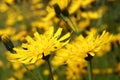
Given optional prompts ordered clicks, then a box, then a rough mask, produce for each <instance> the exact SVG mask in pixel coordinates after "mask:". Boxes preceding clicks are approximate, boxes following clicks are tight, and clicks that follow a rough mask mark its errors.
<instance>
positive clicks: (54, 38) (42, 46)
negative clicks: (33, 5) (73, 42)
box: [7, 27, 70, 64]
mask: <svg viewBox="0 0 120 80" xmlns="http://www.w3.org/2000/svg"><path fill="white" fill-rule="evenodd" d="M61 32H62V28H59V29H58V30H57V31H56V33H55V34H54V27H50V28H49V29H48V31H46V32H45V33H44V34H39V33H38V32H35V33H34V37H33V38H32V37H30V36H27V37H26V38H25V39H26V41H27V43H23V44H22V46H21V47H19V48H14V50H15V51H16V54H11V53H8V54H7V55H8V59H9V60H10V61H12V62H20V63H25V64H31V63H35V62H36V61H37V60H39V59H42V57H43V54H44V56H47V55H50V53H51V52H53V51H56V50H58V49H60V48H61V47H62V46H64V45H65V44H66V43H68V41H69V39H68V38H69V37H70V33H67V34H65V35H64V36H62V37H60V36H61ZM65 39H68V40H66V41H65V42H63V40H65Z"/></svg>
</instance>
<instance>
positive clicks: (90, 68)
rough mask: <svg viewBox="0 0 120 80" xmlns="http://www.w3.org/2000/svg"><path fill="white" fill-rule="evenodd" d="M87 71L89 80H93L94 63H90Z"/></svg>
mask: <svg viewBox="0 0 120 80" xmlns="http://www.w3.org/2000/svg"><path fill="white" fill-rule="evenodd" d="M87 69H88V79H89V80H93V75H92V62H91V60H90V61H88V66H87Z"/></svg>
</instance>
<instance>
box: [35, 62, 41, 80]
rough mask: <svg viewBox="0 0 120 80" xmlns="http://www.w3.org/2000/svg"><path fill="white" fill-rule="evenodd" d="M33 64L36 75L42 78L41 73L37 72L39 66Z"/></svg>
mask: <svg viewBox="0 0 120 80" xmlns="http://www.w3.org/2000/svg"><path fill="white" fill-rule="evenodd" d="M34 65H35V68H36V69H35V72H36V74H37V75H38V78H39V80H43V77H42V75H41V73H40V72H39V67H38V66H37V65H36V64H34Z"/></svg>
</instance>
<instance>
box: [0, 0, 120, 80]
mask: <svg viewBox="0 0 120 80" xmlns="http://www.w3.org/2000/svg"><path fill="white" fill-rule="evenodd" d="M108 2H109V0H108ZM94 3H96V1H95V0H1V1H0V15H3V17H0V21H1V19H2V20H3V18H5V20H4V21H3V23H1V24H0V26H2V27H0V28H1V29H0V38H1V40H2V42H3V43H4V45H5V46H6V48H7V49H8V50H9V51H5V54H6V55H5V58H7V60H8V61H10V62H12V63H9V62H8V63H6V64H3V63H2V61H1V62H0V68H1V67H2V66H5V65H7V68H8V69H10V68H11V67H12V68H13V70H14V72H13V74H12V75H11V76H10V77H9V78H7V80H23V79H24V77H25V76H24V75H25V74H28V73H29V72H28V71H34V70H35V69H36V68H37V67H41V66H43V65H45V62H44V61H47V60H48V59H49V60H50V62H51V67H52V71H53V72H54V75H53V76H54V80H59V79H58V78H59V76H58V75H57V74H56V73H55V72H56V71H57V69H59V67H61V66H63V67H65V70H64V71H62V70H61V74H62V75H64V76H66V78H65V79H67V80H82V74H84V73H85V74H86V69H85V67H86V66H87V60H86V58H89V56H91V57H92V58H93V57H96V56H97V57H101V56H103V55H105V54H106V53H107V52H110V51H112V49H113V47H117V45H118V44H120V37H119V36H120V33H119V32H118V34H115V35H114V34H112V33H109V32H107V31H106V30H105V29H107V28H109V26H108V27H107V26H105V25H104V24H101V23H100V20H101V18H102V16H103V14H104V13H105V12H106V11H107V6H101V7H99V8H97V9H96V10H94V11H92V10H91V9H92V8H93V7H94V5H93V4H94ZM94 20H99V21H98V26H99V25H101V26H102V27H99V28H98V27H97V28H96V27H94V26H92V25H91V23H92V21H94ZM23 64H25V65H27V69H28V71H27V70H25V68H24V67H23ZM117 69H118V68H117ZM44 70H45V71H44ZM44 70H42V71H43V72H42V71H41V72H40V73H43V74H44V75H47V76H48V75H49V74H50V73H49V72H48V70H46V69H44ZM94 71H95V70H93V73H95V72H94ZM103 72H104V71H103ZM116 72H117V71H116ZM98 73H100V71H98ZM108 73H109V72H108ZM110 73H112V72H110ZM58 74H60V73H58ZM61 74H60V75H61ZM95 74H97V73H95ZM33 76H34V75H33ZM30 78H31V77H30ZM30 78H28V79H30ZM38 78H39V77H38ZM0 79H1V78H0ZM26 80H27V79H26ZM30 80H31V79H30ZM40 80H42V78H40Z"/></svg>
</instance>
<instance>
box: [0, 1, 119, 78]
mask: <svg viewBox="0 0 120 80" xmlns="http://www.w3.org/2000/svg"><path fill="white" fill-rule="evenodd" d="M59 1H60V2H59ZM68 1H69V3H68ZM57 2H58V3H59V6H60V8H61V10H64V9H66V8H67V9H68V12H69V17H70V18H71V20H72V21H73V22H74V23H75V24H76V25H77V26H78V28H79V29H78V31H79V32H80V33H81V34H83V35H84V32H85V31H87V30H90V29H92V28H95V29H98V30H99V31H103V30H106V31H108V32H110V33H111V34H113V36H114V38H113V39H112V40H111V42H110V44H109V46H108V45H107V46H104V50H103V51H101V52H100V53H99V54H97V55H96V56H95V57H94V58H93V60H92V68H93V70H92V71H93V80H120V0H66V1H64V0H0V80H35V79H34V77H33V76H31V73H30V72H29V71H27V70H26V69H25V68H24V67H23V66H22V65H21V64H18V63H11V62H9V61H8V60H7V58H6V53H7V50H6V48H5V46H4V44H3V42H2V40H1V36H2V35H4V34H7V35H9V37H10V39H11V40H12V42H13V43H14V45H15V46H20V45H21V43H23V42H25V40H24V38H25V37H26V35H31V36H32V34H33V33H34V32H35V31H38V32H39V33H40V34H42V33H44V31H46V30H47V29H48V27H50V26H55V27H58V26H60V27H63V28H65V29H66V24H65V22H64V20H61V19H60V18H59V17H58V16H57V14H55V11H54V10H53V8H52V6H53V4H54V3H57ZM66 31H67V30H66ZM36 65H37V67H35V66H33V65H28V68H29V69H30V71H31V72H33V73H35V75H36V76H38V77H40V80H50V78H49V71H48V66H47V65H46V63H45V62H44V61H42V60H41V61H39V62H37V63H36ZM66 72H67V73H68V72H70V71H67V69H66V66H65V65H63V66H59V67H57V70H56V71H55V72H54V73H55V75H54V78H55V80H88V79H87V72H86V67H84V68H83V70H81V71H80V73H79V74H76V73H74V72H73V73H72V74H71V75H70V74H69V75H68V74H67V73H66ZM76 75H77V76H78V75H79V76H80V77H79V78H75V79H74V78H68V77H76ZM41 77H42V78H41Z"/></svg>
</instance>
